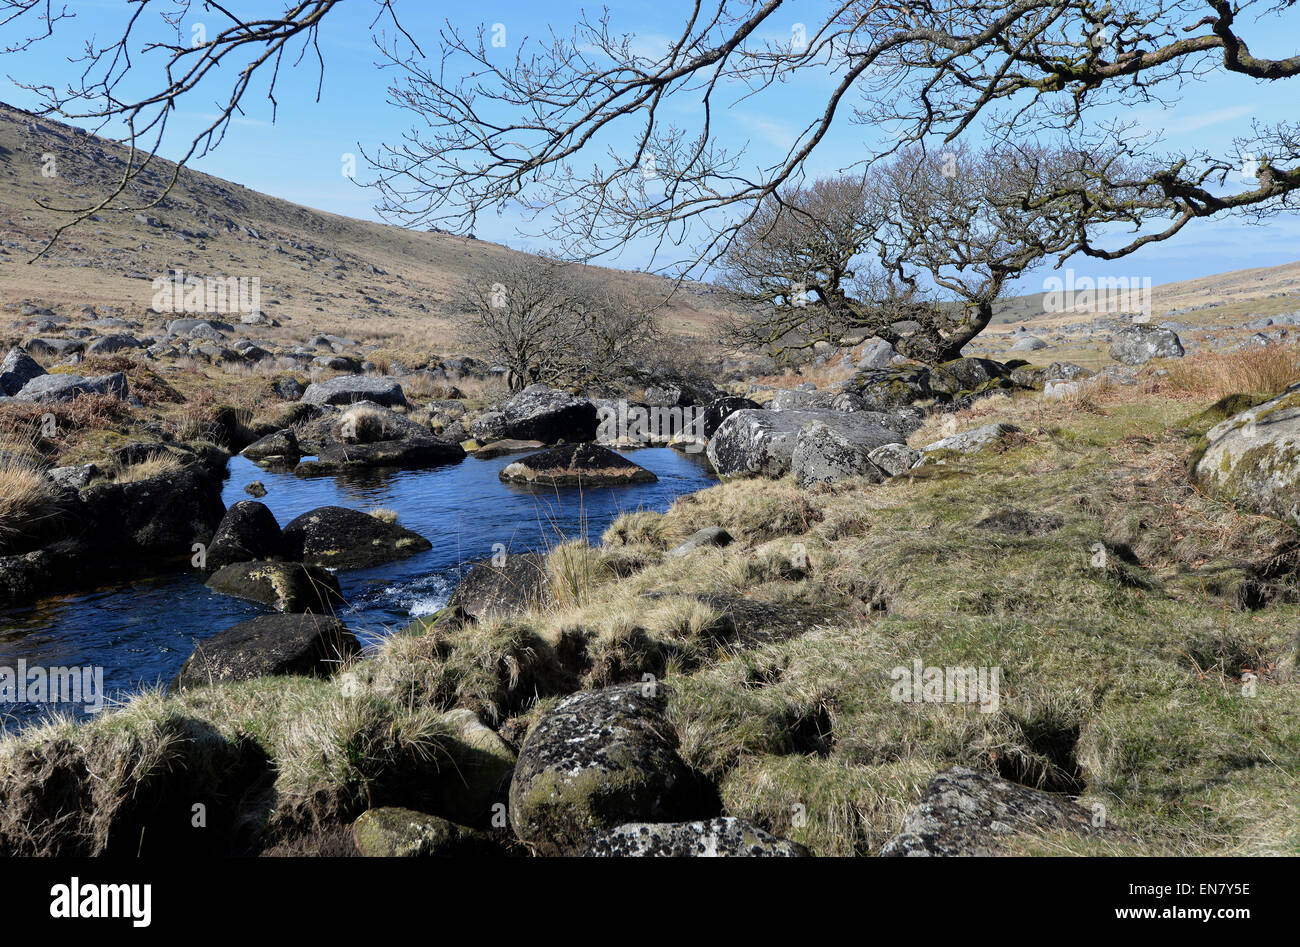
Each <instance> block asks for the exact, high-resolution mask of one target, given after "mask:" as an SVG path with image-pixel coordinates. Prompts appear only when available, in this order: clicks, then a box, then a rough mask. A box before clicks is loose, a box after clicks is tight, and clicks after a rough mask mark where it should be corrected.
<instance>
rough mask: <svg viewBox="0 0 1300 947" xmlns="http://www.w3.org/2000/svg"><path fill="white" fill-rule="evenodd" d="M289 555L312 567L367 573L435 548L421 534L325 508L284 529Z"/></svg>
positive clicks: (367, 516)
mask: <svg viewBox="0 0 1300 947" xmlns="http://www.w3.org/2000/svg"><path fill="white" fill-rule="evenodd" d="M284 544H285V554H286V555H287V556H288V557H289V558H291V559H297V560H299V561H302V562H305V563H307V564H308V565H314V566H326V567H328V568H331V569H364V568H367V567H369V566H374V565H379V564H380V563H383V562H391V561H393V560H394V559H402V558H405V557H406V556H413V555H415V554H416V553H418V552H424V551H426V550H428V549H432V548H433V544H432V543H430V542H429V540H427V539H425V538H424V537H423V536H421V535H420V534H419V533H415V532H412V531H411V530H409V529H405V528H404V527H401V526H398V525H397V524H396V523H386V522H384V521H383V520H381V519H378V518H377V517H374V516H371V515H370V514H369V513H361V512H359V511H357V510H349V509H347V508H346V507H342V506H322V507H318V508H317V509H314V510H312V511H310V512H308V513H303V514H302V515H301V516H299V517H296V518H295V519H293V520H290V521H289V522H288V523H287V524H286V525H285V527H284Z"/></svg>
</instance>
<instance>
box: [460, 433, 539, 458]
mask: <svg viewBox="0 0 1300 947" xmlns="http://www.w3.org/2000/svg"><path fill="white" fill-rule="evenodd" d="M545 446H546V445H545V444H543V443H542V442H541V441H516V440H511V439H509V438H507V439H505V440H500V441H491V442H490V443H487V444H484V445H483V446H482V447H480V448H479V449H478V450H476V451H474V456H475V457H477V458H478V459H479V460H491V459H492V458H493V457H500V456H501V455H502V454H519V453H523V452H525V451H535V450H539V449H540V448H543V447H545Z"/></svg>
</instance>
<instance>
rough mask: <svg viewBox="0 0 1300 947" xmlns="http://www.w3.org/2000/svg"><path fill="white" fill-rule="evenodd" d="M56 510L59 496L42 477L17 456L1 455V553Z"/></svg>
mask: <svg viewBox="0 0 1300 947" xmlns="http://www.w3.org/2000/svg"><path fill="white" fill-rule="evenodd" d="M57 510H58V494H57V493H56V492H55V490H54V487H53V485H52V484H51V483H50V481H49V479H48V478H47V477H46V476H45V474H44V473H43V472H42V471H41V470H40V469H39V468H36V467H34V466H32V465H31V464H30V463H29V462H28V461H27V460H25V459H24V458H22V457H20V456H18V455H16V454H12V453H8V452H0V549H3V548H4V547H5V546H6V545H7V544H8V543H9V542H10V541H11V540H12V539H13V538H14V537H15V536H18V535H21V534H22V533H23V532H25V531H26V530H27V529H28V528H29V527H30V526H31V525H32V524H33V523H35V522H38V521H40V520H42V519H44V518H46V517H48V516H52V515H53V514H54V513H55V512H57Z"/></svg>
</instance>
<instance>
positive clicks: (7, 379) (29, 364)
mask: <svg viewBox="0 0 1300 947" xmlns="http://www.w3.org/2000/svg"><path fill="white" fill-rule="evenodd" d="M44 374H45V369H43V368H41V365H40V363H39V362H37V361H36V359H34V358H32V357H31V356H30V355H28V354H27V352H26V351H24V350H23V349H22V348H20V347H19V346H14V347H13V348H11V349H10V350H9V354H8V355H6V356H5V360H4V362H3V363H0V395H16V394H18V392H20V391H22V390H23V386H24V385H26V384H27V383H28V382H29V381H31V380H32V379H33V378H39V377H40V376H41V375H44Z"/></svg>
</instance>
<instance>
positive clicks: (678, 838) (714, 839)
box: [583, 816, 809, 858]
mask: <svg viewBox="0 0 1300 947" xmlns="http://www.w3.org/2000/svg"><path fill="white" fill-rule="evenodd" d="M583 854H585V855H587V856H589V857H597V858H601V857H604V858H609V857H613V858H800V857H806V856H807V855H808V854H809V853H808V850H807V849H806V848H804V847H803V846H802V845H800V844H798V843H797V842H791V841H788V840H786V839H783V838H778V837H777V836H775V835H772V834H770V833H768V832H764V831H763V830H762V829H760V828H758V827H757V826H754V825H751V824H750V823H748V822H745V821H743V820H742V819H737V818H734V817H731V816H723V817H721V818H717V819H708V820H706V821H703V822H667V823H648V822H631V823H628V824H627V825H620V826H619V827H618V828H616V829H614V830H613V831H612V832H609V833H607V834H605V835H602V836H600V837H599V838H597V839H596V840H595V841H593V842H592V843H591V844H590V845H588V846H587V849H586V851H585V852H584V853H583Z"/></svg>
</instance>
